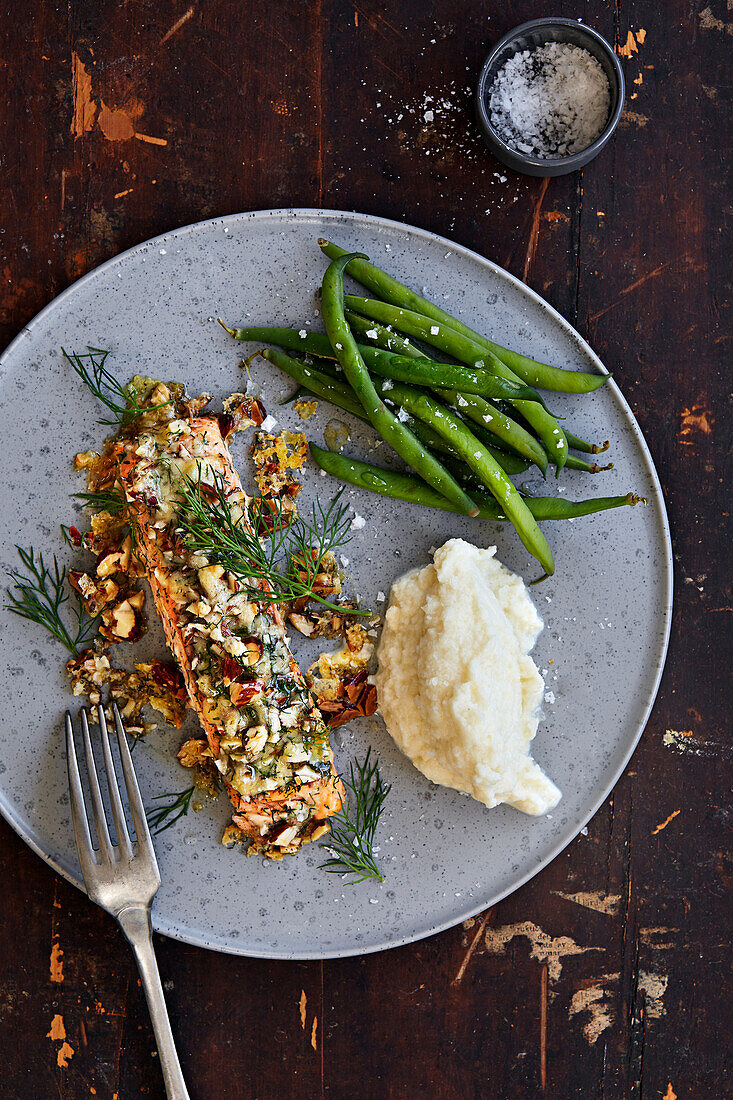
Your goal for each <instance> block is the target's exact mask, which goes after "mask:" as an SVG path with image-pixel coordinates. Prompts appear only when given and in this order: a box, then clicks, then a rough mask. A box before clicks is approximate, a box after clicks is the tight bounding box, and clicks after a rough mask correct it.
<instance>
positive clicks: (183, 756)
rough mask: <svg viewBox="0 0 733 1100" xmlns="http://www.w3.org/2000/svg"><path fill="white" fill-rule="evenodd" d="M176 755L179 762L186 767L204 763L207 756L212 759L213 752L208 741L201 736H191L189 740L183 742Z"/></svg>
mask: <svg viewBox="0 0 733 1100" xmlns="http://www.w3.org/2000/svg"><path fill="white" fill-rule="evenodd" d="M176 756H177V757H178V762H179V764H181V765H182V766H183V767H184V768H195V767H196V766H197V765H201V764H203V763H204V761H205V760H206V759H207V758H208V759H211V757H212V753H211V749H210V748H209V743H208V741H204V740H202V739H201V738H199V737H189V739H188V741H184V742H183V744H182V745H181V747H180V749H179V750H178V752H177V753H176Z"/></svg>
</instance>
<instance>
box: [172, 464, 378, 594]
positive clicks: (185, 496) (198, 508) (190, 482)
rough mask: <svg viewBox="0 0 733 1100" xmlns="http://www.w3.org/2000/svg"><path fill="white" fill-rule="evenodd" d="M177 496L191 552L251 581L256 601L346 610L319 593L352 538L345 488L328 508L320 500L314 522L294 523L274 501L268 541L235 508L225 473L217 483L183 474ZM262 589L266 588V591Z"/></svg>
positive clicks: (249, 591)
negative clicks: (330, 559)
mask: <svg viewBox="0 0 733 1100" xmlns="http://www.w3.org/2000/svg"><path fill="white" fill-rule="evenodd" d="M176 492H177V494H178V496H179V498H180V506H179V510H178V524H179V526H180V528H181V529H182V531H183V534H184V538H185V541H186V545H187V546H188V548H189V549H190V550H193V551H194V552H195V553H200V554H203V555H204V556H205V557H206V558H208V560H209V561H210V562H212V563H214V564H218V565H222V566H223V567H224V568H225V569H227V570H229V572H231V573H235V574H236V575H237V576H238V577H242V578H243V579H244V580H245V582H250V583H249V584H247V583H245V591H246V592H247V594H248V595H249V596H250V597H251V598H252V599H253V600H263V596H264V599H266V601H267V602H268V603H290V602H291V601H293V600H298V599H302V598H304V597H307V598H308V599H311V600H315V601H317V602H318V603H320V604H322V605H323V606H324V607H327V608H330V609H331V610H334V611H341V610H343V608H341V607H339V605H338V604H335V603H330V602H329V601H328V600H326V599H324V598H323V597H322V596H319V595H318V594H317V593H316V592H315V591H314V587H315V585H316V583H317V577H318V574H319V573H320V572H321V571H322V567H323V565H324V559H325V557H326V555H327V554H328V553H329V552H333V550H334V549H335V548H336V547H338V546H343V545H344V543H346V542H348V540H349V538H350V535H349V534H348V530H349V519H348V517H347V515H346V513H347V507H346V505H344V504H341V503H340V497H341V493H342V492H343V490H339V492H338V493H337V494H336V496H335V497H334V499H333V501H332V502H331V504H330V505H329V506H328V508H326V509H324V508H323V506H322V505H321V503H320V502H317V503H316V504H314V505H313V509H312V516H311V518H310V519H304V518H303V517H302V516H298V518H297V519H295V520H294V521H293V522H291V523H288V520H289V519H290V515H289V513H286V512H284V510H283V508H282V504H281V503H280V502H279V501H278V500H273V501H268V502H267V504H268V506H270V505H271V510H270V512H269V513H268V514H267V520H268V525H271V528H272V529H271V530H268V531H267V538H266V540H265V541H263V540H262V539H260V538H259V537H258V533H257V532H256V531H255V530H254V529H253V527H252V526H251V524H250V522H249V520H248V517H247V516H246V514H245V512H244V510H243V509H242V508H240V507H239V506H236V510H235V508H233V507H232V502H231V501H230V499H229V496H228V492H227V487H226V484H225V482H224V479H223V478H222V477H221V475H220V474H218V473H216V472H214V484H213V485H209V484H208V483H206V482H203V481H202V478H201V470H199V476H198V479H194V478H191V477H187V476H183V477H182V478H181V480H180V481H178V482H177V483H176ZM257 526H262V525H261V524H257ZM261 585H264V586H266V587H265V589H264V592H263V587H261ZM349 614H350V615H368V614H369V611H366V610H357V611H352V610H349Z"/></svg>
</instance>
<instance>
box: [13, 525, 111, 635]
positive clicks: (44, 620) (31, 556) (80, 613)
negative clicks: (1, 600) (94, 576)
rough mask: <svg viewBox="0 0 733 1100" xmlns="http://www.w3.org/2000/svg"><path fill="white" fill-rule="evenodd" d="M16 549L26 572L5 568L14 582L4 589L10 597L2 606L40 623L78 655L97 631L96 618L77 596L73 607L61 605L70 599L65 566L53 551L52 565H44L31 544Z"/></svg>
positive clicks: (41, 557) (22, 617)
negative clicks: (69, 620) (65, 612)
mask: <svg viewBox="0 0 733 1100" xmlns="http://www.w3.org/2000/svg"><path fill="white" fill-rule="evenodd" d="M15 549H16V550H17V551H18V554H19V555H20V560H21V562H22V563H23V565H24V567H25V573H23V572H21V571H20V570H18V569H10V570H8V577H9V579H10V580H11V581H12V582H13V585H12V587H11V588H6V589H5V591H6V594H7V597H8V601H9V602H8V603H6V604H5V610H6V611H10V612H12V614H13V615H18V616H19V617H20V618H21V619H28V620H29V621H30V622H34V623H37V624H38V625H39V626H42V627H43V628H44V630H47V631H48V633H49V634H50V635H51V636H52V637H54V638H56V640H57V641H59V642H61V644H62V645H63V646H65V647H66V649H68V651H69V653H71V654H72V655H73V656H77V655H78V654H79V652H80V651H81V649H82V648H83V647H84V646H85V645H86V644H87V643H88V642H89V641H91V639H92V637H93V636H94V634H95V633H96V629H97V628H96V619H92V618H90V617H89V616H88V615H87V614H86V612H85V610H84V607H83V605H82V603H81V601H78V600H77V603H76V607H74V605H73V604H71V605H69V607H68V608H64V605H65V604H68V603H69V593H68V591H67V589H66V566H63V567H60V566H59V563H58V561H57V560H56V556H55V555H54V559H53V566H52V567H51V566H47V565H46V563H45V562H44V560H43V554H38V556H36V553H35V551H34V550H33V548H32V547H31V548H30V549H29V550H23V549H22V547H20V546H16V548H15ZM62 610H65V611H68V612H69V616H68V617H69V618H70V619H71V623H70V624H68V623H67V622H65V621H64V618H63V617H62Z"/></svg>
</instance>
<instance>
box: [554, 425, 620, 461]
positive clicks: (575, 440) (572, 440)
mask: <svg viewBox="0 0 733 1100" xmlns="http://www.w3.org/2000/svg"><path fill="white" fill-rule="evenodd" d="M565 438H566V439H567V441H568V447H572V449H573V450H574V451H583V452H584V453H585V454H588V455H600V454H603V452H604V451H607V450H608V448H609V447H610V446H611V444H610V442H609V440H606V441H605V443H588V442H587V441H586V440H585V439H581V438H580V437H579V436H577V435H573V433H572V432H569V431H568V430H567V428H566V429H565Z"/></svg>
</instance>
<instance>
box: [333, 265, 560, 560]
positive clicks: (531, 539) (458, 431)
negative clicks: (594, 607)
mask: <svg viewBox="0 0 733 1100" xmlns="http://www.w3.org/2000/svg"><path fill="white" fill-rule="evenodd" d="M333 262H334V263H339V261H338V260H335V261H333ZM388 394H389V400H390V401H393V402H394V403H395V404H396V405H399V406H401V408H403V409H404V410H405V411H406V412H408V413H411V414H412V415H413V416H415V417H417V418H418V419H419V420H423V421H425V423H426V424H429V425H430V427H431V428H433V429H434V430H435V431H436V432H439V433H440V434H441V435H442V436H443V437H444V438H445V439H447V440H448V441H449V442H450V444H451V445H452V446H453V448H454V449H455V451H456V452H457V453H458V455H459V456H460V457H461V458H462V459H463V461H464V462H465V463H466V464H467V465H468V466H470V468H471V469H472V470H473V471H474V473H476V474H477V475H478V476H479V477H480V478H481V480H482V482H483V483H484V484H485V485H486V487H487V488H488V489H490V491H491V493H492V494H493V495H494V496H495V497H496V499H497V500H498V501H499V503H500V505H501V506H502V509H503V510H504V512H506V514H507V516H508V517H509V518H510V519H511V521H512V523H513V525H514V529H515V531H516V532H517V534H518V535H519V537H520V539H521V540H522V542H523V543H524V545H525V547H526V548H527V550H528V551H529V553H530V554H532V556H533V557H535V558H537V561H538V562H539V563H540V565H541V566H542V568H543V569H544V570H545V573H547V574H548V575H550V576H551V575H552V573H553V572H554V571H555V563H554V562H553V560H552V552H551V551H550V547H549V546H548V545H547V540H546V539H545V536H544V535H543V534H542V532H541V531H540V529H539V527H538V526H537V524H536V523H535V520H534V517H533V516H532V513H531V512H530V511H529V510H528V508H527V507H526V505H525V504H524V501H523V500H522V497H521V496H520V495H519V493H518V492H517V490H516V489H515V488H514V486H513V485H512V483H511V481H510V480H509V478H508V477H507V475H506V474H505V473H504V471H503V469H502V468H501V466H500V465H499V463H498V462H497V461H496V460H495V459H494V458H493V456H492V455H491V454H490V453H489V452H488V450H487V449H486V447H484V445H483V443H481V441H480V440H478V439H477V438H476V436H475V435H473V433H472V432H471V431H470V430H469V428H468V427H467V425H466V424H465V423H464V422H463V421H462V420H459V419H458V417H457V416H455V415H454V414H453V413H452V412H450V411H449V410H448V409H445V408H443V406H442V405H440V404H439V403H438V402H437V401H435V400H434V398H432V397H429V396H428V395H427V394H426V393H423V392H422V391H420V390H416V389H413V387H412V386H405V385H403V384H402V383H400V382H397V383H395V384H394V386H393V387H392V389H391V390H389V391H388Z"/></svg>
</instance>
